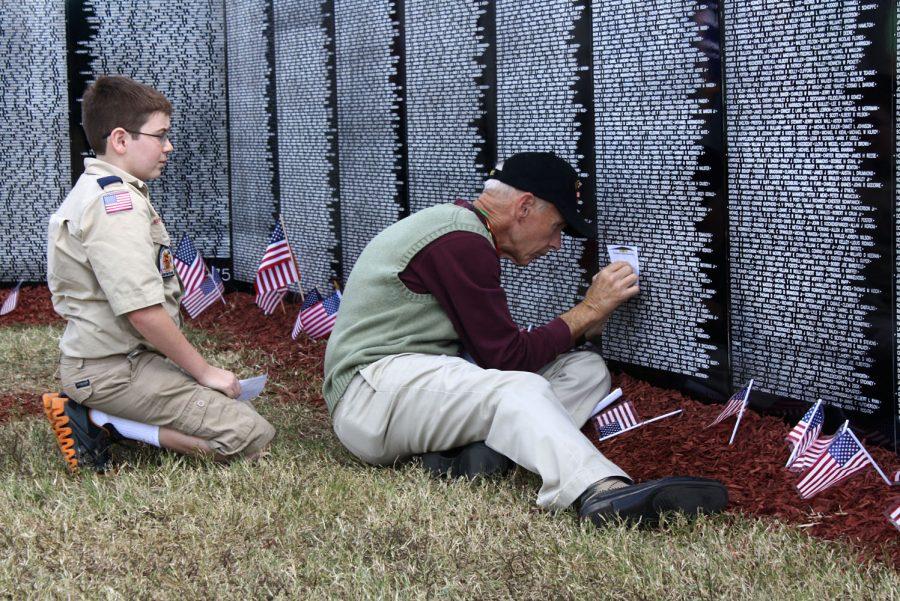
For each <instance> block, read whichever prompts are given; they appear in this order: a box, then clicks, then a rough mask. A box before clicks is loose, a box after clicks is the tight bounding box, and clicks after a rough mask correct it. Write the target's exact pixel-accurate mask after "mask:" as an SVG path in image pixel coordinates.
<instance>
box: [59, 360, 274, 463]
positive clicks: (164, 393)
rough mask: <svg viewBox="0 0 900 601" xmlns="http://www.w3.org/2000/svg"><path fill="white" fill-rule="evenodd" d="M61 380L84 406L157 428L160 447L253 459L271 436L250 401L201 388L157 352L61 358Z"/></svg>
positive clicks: (267, 425) (272, 430)
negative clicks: (94, 358) (122, 355)
mask: <svg viewBox="0 0 900 601" xmlns="http://www.w3.org/2000/svg"><path fill="white" fill-rule="evenodd" d="M60 378H61V380H62V383H63V390H64V391H65V392H66V393H67V394H69V396H71V397H73V398H74V400H76V401H78V402H79V403H83V404H84V405H85V406H88V407H91V408H95V409H98V410H100V411H102V412H104V413H106V414H108V415H112V416H117V417H120V418H125V419H128V420H133V421H135V422H139V423H141V424H148V425H153V426H159V427H160V432H159V442H160V445H161V446H163V447H166V448H171V449H172V450H176V451H180V452H189V453H197V452H200V453H203V452H210V453H213V454H214V455H216V456H218V457H220V458H232V457H236V456H250V457H252V456H255V455H257V454H258V453H259V452H260V451H261V450H262V449H263V448H265V446H266V445H267V444H268V443H269V442H270V441H271V439H272V438H273V437H274V434H275V431H274V429H273V428H272V426H271V425H270V424H269V423H268V422H267V421H266V420H265V419H264V418H262V416H260V415H259V414H258V413H257V412H256V411H255V410H254V409H253V407H252V406H251V405H250V404H249V403H244V402H240V401H235V400H234V399H231V398H229V397H227V396H225V395H224V394H222V393H220V392H218V391H215V390H211V389H209V388H205V387H203V386H200V385H199V384H198V383H197V382H196V381H195V380H194V379H193V378H191V377H190V376H188V375H187V374H185V373H184V372H183V371H182V370H181V369H179V368H178V367H177V366H176V365H174V364H173V363H172V362H170V361H168V360H166V359H165V357H163V356H162V355H159V354H158V353H154V352H150V351H145V352H140V353H133V354H132V355H131V356H130V357H128V358H125V357H110V358H107V359H100V360H76V359H70V358H65V357H64V358H63V360H62V361H61V363H60ZM169 431H174V432H169Z"/></svg>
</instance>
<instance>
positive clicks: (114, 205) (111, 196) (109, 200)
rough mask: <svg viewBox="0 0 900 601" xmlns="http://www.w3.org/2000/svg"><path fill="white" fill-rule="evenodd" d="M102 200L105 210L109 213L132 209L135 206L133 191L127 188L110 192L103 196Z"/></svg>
mask: <svg viewBox="0 0 900 601" xmlns="http://www.w3.org/2000/svg"><path fill="white" fill-rule="evenodd" d="M101 200H102V201H103V210H105V211H106V213H107V215H110V214H112V213H118V212H120V211H130V210H131V209H132V208H133V207H132V204H131V193H130V192H128V191H127V190H122V191H120V192H108V193H107V194H104V195H103V196H102V197H101Z"/></svg>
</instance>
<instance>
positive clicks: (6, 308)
mask: <svg viewBox="0 0 900 601" xmlns="http://www.w3.org/2000/svg"><path fill="white" fill-rule="evenodd" d="M21 287H22V282H19V283H18V284H16V287H15V288H13V289H12V292H10V293H9V296H7V297H6V300H4V301H3V304H2V305H0V315H6V314H7V313H12V312H13V309H15V308H16V305H18V304H19V289H20V288H21Z"/></svg>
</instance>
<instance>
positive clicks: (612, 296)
mask: <svg viewBox="0 0 900 601" xmlns="http://www.w3.org/2000/svg"><path fill="white" fill-rule="evenodd" d="M637 281H638V277H637V276H636V275H635V274H634V270H632V269H631V265H629V264H628V263H626V262H625V261H616V262H615V263H610V264H609V265H607V266H606V267H604V268H603V269H602V270H600V272H599V273H597V274H596V275H595V276H594V277H593V279H592V280H591V286H590V288H588V291H587V294H585V295H584V303H585V304H586V305H587V306H589V307H591V308H592V309H594V310H595V311H596V313H597V316H598V319H602V320H605V319H606V318H607V317H608V316H609V314H610V313H612V312H613V311H615V309H616V307H618V306H619V305H621V304H622V303H624V302H625V301H627V300H628V299H629V298H632V297H634V296H636V295H637V293H638V292H640V289H639V288H638V285H637Z"/></svg>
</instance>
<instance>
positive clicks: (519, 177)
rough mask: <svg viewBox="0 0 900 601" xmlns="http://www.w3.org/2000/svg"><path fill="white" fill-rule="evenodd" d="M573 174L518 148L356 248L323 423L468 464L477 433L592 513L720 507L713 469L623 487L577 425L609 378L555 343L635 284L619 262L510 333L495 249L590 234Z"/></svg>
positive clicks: (529, 251)
mask: <svg viewBox="0 0 900 601" xmlns="http://www.w3.org/2000/svg"><path fill="white" fill-rule="evenodd" d="M578 186H579V182H578V177H577V174H576V172H575V170H574V169H572V167H571V166H570V165H569V164H568V163H566V162H565V161H564V160H562V159H560V158H559V157H557V156H556V155H554V154H551V153H520V154H516V155H513V156H512V157H510V158H509V159H507V160H506V161H505V163H502V164H501V165H498V167H497V169H495V170H494V171H492V173H491V178H490V179H488V180H487V182H486V183H485V187H484V192H483V193H482V194H481V195H480V196H479V197H478V199H477V200H475V201H474V202H471V203H470V202H465V201H457V202H456V203H454V204H444V205H438V206H434V207H431V208H428V209H425V210H423V211H420V212H418V213H416V214H414V215H411V216H410V217H408V218H406V219H403V220H401V221H399V222H397V223H395V224H394V225H392V226H390V227H388V228H387V229H385V230H384V231H383V232H381V233H380V234H378V235H377V236H376V237H375V238H374V239H373V240H372V241H371V242H370V243H369V244H368V246H366V248H365V249H364V250H363V252H362V254H361V255H360V257H359V259H358V260H357V262H356V265H355V266H354V268H353V271H352V273H351V274H350V277H349V280H348V282H347V286H346V289H345V291H344V296H343V301H342V304H341V312H340V316H339V317H338V320H337V323H336V325H335V328H334V331H333V332H332V335H331V339H330V340H329V343H328V349H327V351H326V354H325V382H324V391H323V392H324V396H325V400H326V402H327V404H328V408H329V411H330V412H331V414H332V419H333V421H334V431H335V433H336V434H337V436H338V438H339V439H340V441H341V443H342V444H343V445H344V446H345V447H346V448H347V449H348V450H349V451H350V452H351V453H353V454H354V455H355V456H356V457H358V458H359V459H361V460H363V461H365V462H368V463H371V464H376V465H390V464H393V463H394V462H396V461H398V460H401V459H404V458H407V457H410V456H413V455H420V454H425V455H426V457H428V456H433V455H434V454H436V453H441V452H443V451H447V450H449V449H458V448H459V447H462V451H461V452H459V454H458V456H457V460H459V461H461V462H464V461H465V459H466V455H467V454H472V455H474V454H476V453H478V452H479V451H478V449H482V450H483V449H484V448H485V446H484V445H486V448H488V449H492V450H493V451H494V452H496V453H499V454H501V455H503V456H505V457H508V458H509V459H511V460H512V461H514V462H515V463H517V464H518V465H521V466H522V467H524V468H525V469H528V470H530V471H532V472H535V473H537V474H538V475H540V477H541V479H542V481H543V485H542V487H541V490H540V492H539V494H538V498H537V502H538V504H539V505H541V506H543V507H547V508H564V507H567V506H569V505H573V504H574V505H575V506H576V508H577V510H578V512H579V516H580V517H581V518H582V519H591V520H592V521H594V522H595V523H597V524H600V523H603V522H604V521H606V520H607V519H608V518H611V517H621V518H624V519H626V520H632V521H637V520H641V521H643V522H650V523H652V522H655V521H656V519H657V518H658V516H659V514H660V513H662V512H665V511H670V510H682V511H684V512H686V513H688V514H695V513H698V512H715V511H719V510H721V509H722V508H723V507H724V506H725V504H726V503H727V492H726V491H725V489H724V487H722V485H721V484H719V483H718V482H716V481H713V480H706V479H701V478H664V479H662V480H656V481H653V482H647V483H644V484H633V483H632V481H631V479H630V478H629V477H628V476H627V475H626V474H625V472H624V471H622V470H621V469H620V468H619V467H618V466H616V465H615V464H614V463H612V462H611V461H609V460H608V459H606V458H605V457H604V456H603V455H602V454H601V453H600V452H599V451H597V449H596V448H595V447H594V446H593V445H592V444H591V443H590V441H588V440H587V439H586V438H585V437H584V436H583V435H582V434H581V432H580V431H579V428H580V427H581V426H582V425H583V424H584V423H585V422H586V421H587V419H588V418H589V415H590V412H591V410H592V408H593V407H594V405H595V404H596V403H597V401H598V400H600V399H601V398H602V397H603V396H605V395H606V394H607V393H608V391H609V388H610V377H609V372H608V370H607V368H606V365H605V363H604V362H603V359H602V358H601V357H599V356H598V355H596V354H594V353H590V352H567V351H569V350H570V349H571V348H572V347H573V346H574V345H575V344H576V342H577V341H579V340H580V339H582V338H583V336H584V335H585V334H591V333H594V332H598V331H599V329H600V328H601V327H602V325H603V323H604V322H605V321H606V319H607V318H608V317H609V315H610V314H611V313H612V312H613V310H615V308H616V307H618V306H619V305H620V304H621V303H623V302H624V301H626V300H628V299H629V298H632V297H633V296H635V295H636V294H637V293H638V287H637V276H636V275H634V274H633V273H632V271H631V268H630V267H629V266H628V265H627V264H626V263H623V262H618V263H613V264H612V265H609V266H607V267H606V268H605V269H603V270H602V271H600V272H599V273H598V274H597V275H595V276H594V278H593V281H592V283H591V286H590V288H589V289H588V291H587V293H586V295H585V297H584V300H582V301H581V302H579V303H577V304H576V305H575V306H574V307H572V308H571V309H569V310H568V311H566V312H565V313H563V314H562V315H560V316H559V317H557V318H556V319H554V320H553V321H551V322H550V323H548V324H546V325H544V326H542V327H539V328H536V329H534V330H533V331H530V332H525V331H521V330H520V329H519V328H518V327H517V326H516V324H515V323H514V322H513V320H512V318H511V316H510V313H509V308H508V306H507V302H506V295H505V293H504V291H503V289H502V288H501V285H500V258H507V259H510V260H512V261H514V262H515V263H516V264H517V265H527V264H528V263H530V262H531V261H533V260H535V259H536V258H538V257H540V256H543V255H544V254H546V253H548V252H550V251H553V250H558V249H559V248H560V245H561V233H562V232H563V231H566V233H568V234H570V235H573V236H579V237H590V234H591V228H590V227H589V225H588V224H587V223H586V222H585V221H584V219H583V218H582V217H581V215H580V214H579V211H578V191H577V189H578ZM463 354H466V355H467V357H468V358H470V359H471V361H470V360H467V359H465V358H462V356H461V355H463ZM482 441H483V442H482ZM458 465H459V464H458Z"/></svg>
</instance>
